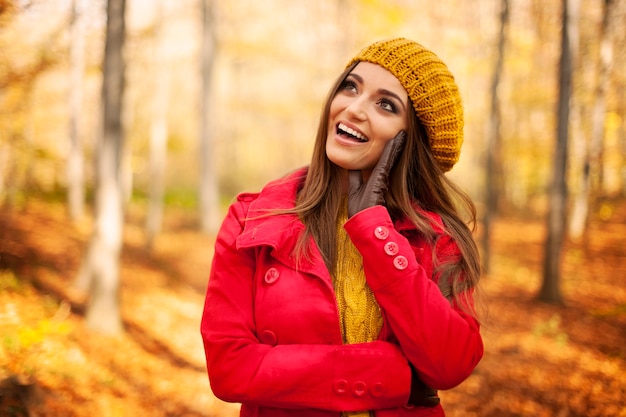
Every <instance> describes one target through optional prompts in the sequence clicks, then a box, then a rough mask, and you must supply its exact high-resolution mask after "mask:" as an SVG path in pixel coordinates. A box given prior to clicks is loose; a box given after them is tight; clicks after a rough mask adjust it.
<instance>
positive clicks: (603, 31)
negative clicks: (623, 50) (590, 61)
mask: <svg viewBox="0 0 626 417" xmlns="http://www.w3.org/2000/svg"><path fill="white" fill-rule="evenodd" d="M616 3H617V2H616V1H615V0H604V2H603V13H602V21H601V23H600V29H599V38H600V48H599V54H598V64H597V67H598V69H597V78H596V86H595V94H594V96H593V100H594V103H593V110H592V113H591V138H590V140H589V145H588V146H587V147H586V149H585V155H584V161H583V169H582V170H581V177H582V178H581V181H580V183H581V186H580V190H579V191H578V193H577V194H576V198H575V200H574V207H573V210H572V217H571V220H570V223H569V232H570V235H571V237H572V238H573V239H580V238H581V237H582V236H583V234H584V232H585V229H586V227H587V223H588V220H587V219H588V215H589V208H590V205H591V204H592V202H591V200H592V192H593V191H594V190H592V188H593V189H595V191H596V192H601V187H602V183H603V176H602V173H603V164H602V159H603V154H604V136H605V131H604V125H605V120H606V96H607V92H608V89H609V84H610V73H611V68H612V66H613V39H612V32H613V24H612V20H613V19H612V16H614V14H615V5H616ZM594 179H595V181H594ZM594 183H595V184H594Z"/></svg>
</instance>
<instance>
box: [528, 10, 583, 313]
mask: <svg viewBox="0 0 626 417" xmlns="http://www.w3.org/2000/svg"><path fill="white" fill-rule="evenodd" d="M579 6H580V0H563V11H562V22H561V23H562V29H561V58H560V61H559V90H558V92H559V98H558V103H557V131H556V149H555V152H554V165H553V172H552V181H551V183H550V188H549V191H548V192H549V195H548V199H549V208H548V216H547V228H548V234H547V239H546V243H545V252H544V262H543V281H542V285H541V289H540V291H539V295H538V298H539V300H541V301H545V302H549V303H554V304H560V303H562V302H563V299H562V295H561V289H560V282H561V260H562V252H563V241H564V240H565V224H566V220H565V219H566V214H567V213H566V206H567V180H566V178H567V177H566V173H567V154H568V142H569V114H570V99H571V97H572V72H573V71H572V62H573V57H574V56H575V54H576V49H577V44H578V42H577V40H578V10H579Z"/></svg>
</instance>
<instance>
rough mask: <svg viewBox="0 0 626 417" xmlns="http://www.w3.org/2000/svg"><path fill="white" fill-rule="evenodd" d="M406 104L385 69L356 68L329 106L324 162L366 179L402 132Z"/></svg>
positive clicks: (366, 65) (397, 84)
mask: <svg viewBox="0 0 626 417" xmlns="http://www.w3.org/2000/svg"><path fill="white" fill-rule="evenodd" d="M407 100H408V95H407V93H406V91H405V90H404V87H402V84H400V81H398V79H397V78H396V77H394V76H393V75H392V74H391V73H390V72H389V71H387V70H386V69H385V68H383V67H381V66H379V65H376V64H372V63H369V62H361V63H359V64H357V65H356V66H355V67H354V69H353V70H352V71H351V72H350V74H349V75H348V76H347V77H346V79H345V80H344V82H343V84H342V86H341V88H340V89H339V91H338V92H337V95H335V97H334V98H333V99H332V101H331V104H330V113H329V126H328V133H329V135H328V138H327V139H326V155H327V157H328V159H329V160H330V161H331V162H333V163H334V164H336V165H337V166H339V167H341V168H344V169H345V170H351V171H362V172H363V175H364V176H369V173H370V171H371V170H372V168H373V167H374V165H376V162H378V160H379V159H380V155H381V154H382V150H383V148H384V146H385V145H386V144H387V142H389V141H390V140H391V139H392V138H393V137H394V136H395V135H396V134H398V132H400V131H402V130H405V129H406V126H407V116H406V104H405V103H406V102H407ZM344 175H345V173H344Z"/></svg>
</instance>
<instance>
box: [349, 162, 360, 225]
mask: <svg viewBox="0 0 626 417" xmlns="http://www.w3.org/2000/svg"><path fill="white" fill-rule="evenodd" d="M348 180H349V182H348V216H349V217H352V216H353V215H354V214H356V213H358V212H359V211H361V207H360V205H361V203H362V202H361V195H362V192H363V175H362V174H361V171H350V172H349V173H348Z"/></svg>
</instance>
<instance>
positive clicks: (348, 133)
mask: <svg viewBox="0 0 626 417" xmlns="http://www.w3.org/2000/svg"><path fill="white" fill-rule="evenodd" d="M337 134H338V135H340V136H343V137H346V138H349V139H353V140H356V141H358V142H367V138H366V137H365V136H363V135H362V134H361V133H359V132H357V131H356V130H354V129H350V128H349V127H348V126H346V125H344V124H343V123H339V124H338V125H337Z"/></svg>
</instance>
